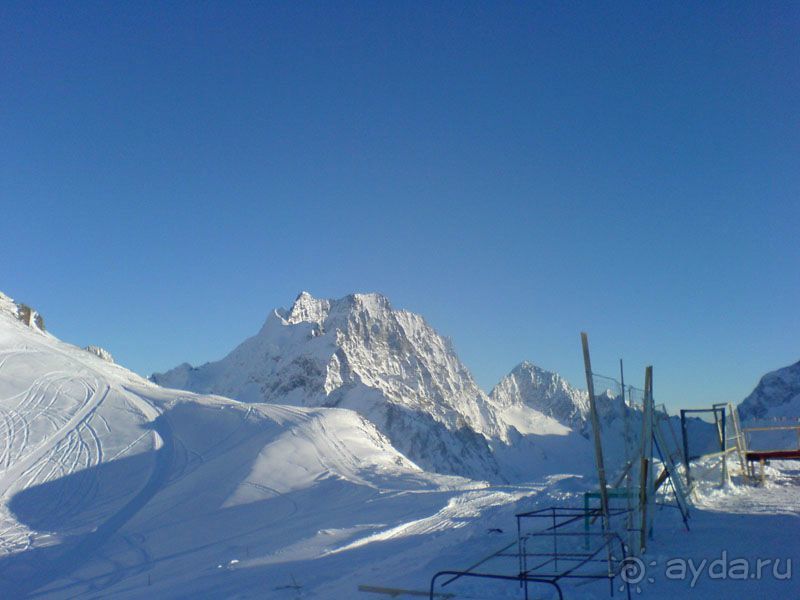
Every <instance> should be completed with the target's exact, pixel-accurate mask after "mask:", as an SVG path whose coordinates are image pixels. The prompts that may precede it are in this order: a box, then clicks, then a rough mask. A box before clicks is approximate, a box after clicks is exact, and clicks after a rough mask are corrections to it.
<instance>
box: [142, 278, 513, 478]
mask: <svg viewBox="0 0 800 600" xmlns="http://www.w3.org/2000/svg"><path fill="white" fill-rule="evenodd" d="M152 380H153V381H155V382H156V383H158V384H160V385H163V386H166V387H177V388H183V389H189V390H193V391H200V390H202V392H204V393H214V394H219V395H223V396H229V397H232V398H236V399H239V400H244V401H249V402H273V403H282V404H292V405H297V406H308V407H314V406H339V407H345V408H351V409H354V410H357V411H358V412H359V413H361V414H362V415H364V416H365V417H366V418H368V419H370V420H371V421H372V422H373V423H374V424H375V425H376V426H377V427H378V428H379V429H380V430H381V431H382V432H383V433H384V434H385V435H387V436H388V437H389V438H390V439H391V440H392V443H394V444H395V445H396V446H397V447H398V449H400V450H401V451H402V452H404V453H405V454H406V455H407V456H408V457H409V458H411V459H412V460H414V461H417V462H419V463H420V464H421V465H422V466H425V467H429V468H432V469H434V470H439V471H440V472H449V473H458V474H469V475H472V476H491V475H492V474H496V465H495V464H494V461H493V458H492V455H491V452H490V451H489V448H488V446H487V441H486V438H488V437H491V436H493V435H496V434H498V433H499V432H501V430H502V426H501V425H498V423H497V422H496V421H495V420H494V418H493V415H492V413H491V411H490V410H489V407H488V399H487V397H486V394H485V393H484V392H483V391H482V390H481V389H480V388H479V387H478V385H477V384H476V383H475V381H474V379H473V378H472V375H471V374H470V373H469V371H468V370H467V368H466V367H465V366H464V365H463V364H462V363H461V361H460V360H459V359H458V357H457V356H456V354H455V352H454V351H453V348H452V345H451V344H450V342H449V341H448V340H447V339H445V338H443V337H441V336H440V335H439V334H438V333H436V331H435V330H434V329H433V328H432V327H430V325H428V324H427V323H426V322H425V320H424V319H423V318H422V317H420V316H419V315H415V314H413V313H410V312H407V311H401V310H394V309H393V308H392V306H391V304H390V302H389V300H388V299H387V298H386V297H384V296H382V295H380V294H374V293H372V294H351V295H348V296H345V297H343V298H339V299H319V298H315V297H314V296H312V295H311V294H309V293H308V292H302V293H301V294H300V295H299V296H298V297H297V298H296V299H295V301H294V303H293V304H292V306H291V308H289V309H288V310H281V309H278V310H276V311H274V312H273V313H272V314H271V315H270V317H269V318H268V319H267V322H266V323H265V324H264V326H263V327H262V329H261V331H260V332H259V333H258V334H257V335H256V336H254V337H252V338H250V339H248V340H246V341H245V342H243V343H242V344H241V345H239V346H238V347H237V348H235V349H234V350H233V351H232V352H231V353H230V354H229V355H228V356H226V357H225V358H223V359H222V360H220V361H217V362H214V363H208V364H206V365H203V366H201V367H198V368H191V367H188V366H186V365H181V366H179V367H176V368H175V369H172V370H171V371H169V372H167V373H163V374H154V375H153V376H152ZM484 436H485V437H484Z"/></svg>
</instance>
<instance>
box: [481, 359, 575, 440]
mask: <svg viewBox="0 0 800 600" xmlns="http://www.w3.org/2000/svg"><path fill="white" fill-rule="evenodd" d="M490 398H491V400H492V401H493V402H494V404H495V405H497V406H499V407H508V406H513V405H519V404H523V405H525V406H528V407H530V408H533V409H535V410H537V411H539V412H541V413H543V414H544V415H547V416H548V417H552V418H553V419H555V420H556V421H558V422H559V423H561V424H562V425H565V426H567V427H570V428H574V429H578V430H579V429H581V428H582V427H583V425H584V423H585V421H586V417H587V415H588V412H589V395H588V394H587V393H586V392H585V391H584V390H580V389H577V388H574V387H572V386H571V385H570V384H569V383H568V382H567V380H566V379H564V378H563V377H561V375H559V374H558V373H553V372H552V371H548V370H546V369H543V368H541V367H539V366H537V365H535V364H534V363H532V362H529V361H524V362H521V363H520V364H518V365H517V366H516V367H514V368H513V369H512V370H511V372H510V373H509V374H508V375H506V376H505V377H504V378H503V379H502V380H501V381H500V383H498V384H497V385H496V386H495V388H494V389H493V390H492V392H491V394H490Z"/></svg>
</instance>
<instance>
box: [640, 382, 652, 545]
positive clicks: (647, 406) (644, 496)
mask: <svg viewBox="0 0 800 600" xmlns="http://www.w3.org/2000/svg"><path fill="white" fill-rule="evenodd" d="M652 407H653V367H651V366H650V367H647V368H646V369H645V372H644V399H643V405H642V472H641V473H640V478H639V510H640V512H641V515H642V523H641V525H642V531H641V546H640V548H641V551H642V552H644V548H645V545H646V544H645V540H646V538H647V536H648V534H649V533H650V519H649V518H648V507H649V505H650V504H651V500H652V499H653V498H652V493H653V492H652V490H651V489H650V481H651V480H652V477H651V475H650V472H651V469H650V466H651V464H652V462H653V410H652Z"/></svg>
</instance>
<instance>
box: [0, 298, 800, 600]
mask: <svg viewBox="0 0 800 600" xmlns="http://www.w3.org/2000/svg"><path fill="white" fill-rule="evenodd" d="M3 303H4V304H3V305H2V306H0V435H2V438H0V492H1V493H2V500H1V502H0V549H1V550H2V556H0V596H1V597H2V598H25V597H33V598H105V597H107V598H111V597H113V598H287V599H291V598H332V599H338V598H360V597H363V598H365V599H366V598H381V597H386V598H388V597H391V596H389V595H380V594H378V593H375V592H364V591H361V592H360V591H359V586H370V587H372V588H387V589H405V590H418V591H420V592H422V591H427V589H428V585H429V582H430V578H431V576H432V575H433V574H434V573H435V572H436V571H439V570H443V569H463V568H466V567H468V566H470V565H472V564H474V563H475V562H477V561H479V560H480V559H481V558H482V557H484V556H486V555H487V554H489V553H491V552H493V551H494V550H495V549H497V548H499V547H502V546H504V545H506V544H508V543H510V542H513V541H514V540H515V539H516V531H515V529H514V527H515V525H514V514H515V513H517V512H520V511H523V510H532V509H534V508H536V507H543V506H551V505H560V506H581V505H582V498H583V492H585V491H588V490H591V489H593V486H592V482H591V480H590V479H588V478H587V477H584V476H582V474H580V473H562V474H555V473H554V474H550V475H546V476H545V475H543V476H540V477H539V478H538V479H535V480H533V481H531V482H530V483H528V484H524V485H523V484H517V485H496V484H494V485H492V484H489V483H486V482H482V481H473V480H469V479H466V478H462V477H456V476H445V475H440V474H435V473H430V472H426V471H423V470H422V469H420V468H419V467H418V466H416V465H415V464H414V463H412V462H411V461H410V460H408V459H407V458H405V457H404V456H403V455H402V454H400V453H399V452H397V451H396V450H395V449H394V448H393V447H392V446H391V444H390V443H389V442H388V440H387V439H386V438H385V437H384V436H383V435H381V433H380V432H379V431H378V430H377V429H375V427H373V426H372V425H371V424H370V423H369V422H368V421H366V420H365V419H363V418H362V417H360V416H359V415H358V414H357V413H355V412H353V411H350V410H346V409H336V408H298V407H294V406H282V405H277V404H263V403H262V404H243V403H239V402H236V401H233V400H229V399H226V398H222V397H217V396H202V395H197V394H192V393H189V392H181V391H176V390H168V389H164V388H160V387H158V386H156V385H154V384H152V383H150V382H148V381H146V380H144V379H143V378H141V377H139V376H138V375H135V374H133V373H131V372H130V371H127V370H126V369H124V368H123V367H120V366H118V365H114V364H112V363H109V362H106V361H104V360H102V359H101V358H99V357H97V356H95V355H94V354H91V353H89V352H87V351H85V350H82V349H80V348H77V347H75V346H72V345H69V344H66V343H63V342H61V341H59V340H58V339H56V338H55V337H53V336H52V335H50V334H48V333H44V332H42V331H39V330H37V329H35V328H31V327H28V326H26V325H24V324H22V323H20V322H19V321H18V320H17V319H16V318H15V317H14V316H13V308H12V307H13V306H14V305H13V304H11V303H10V301H8V299H6V298H5V297H3ZM702 466H703V465H700V466H699V467H698V468H702ZM712 467H713V465H708V468H709V469H712ZM698 472H699V471H698ZM768 475H769V476H768V477H767V481H766V484H765V485H764V487H752V486H746V485H744V484H741V483H739V482H737V481H736V479H735V478H734V481H733V483H732V484H730V485H729V486H727V487H726V488H725V489H719V487H718V484H717V483H716V479H715V478H714V477H709V480H708V483H704V482H702V480H701V483H700V484H699V485H698V490H697V494H696V497H695V508H694V510H693V512H692V520H691V531H690V532H686V531H685V530H684V528H683V524H682V523H681V520H680V518H679V516H678V514H677V512H676V511H674V510H670V509H669V507H665V508H664V509H662V510H660V511H659V512H658V514H657V516H656V529H655V537H654V540H653V542H652V544H651V547H650V548H648V551H647V553H646V554H645V555H643V557H642V560H643V561H644V562H645V563H646V564H645V565H644V567H645V571H644V573H643V576H642V578H641V579H640V580H639V581H638V582H636V583H635V584H634V585H633V586H632V593H633V595H635V596H641V597H646V598H671V599H674V598H676V597H684V596H689V595H691V596H695V597H698V598H745V597H767V598H794V597H797V596H798V593H800V584H799V583H798V577H800V576H799V575H797V574H796V573H794V572H793V571H791V569H794V570H797V569H800V542H798V541H797V535H796V534H797V531H798V530H800V529H798V526H800V521H799V520H798V517H800V464H798V463H789V462H786V463H781V462H774V463H773V464H772V465H771V466H770V467H768ZM689 559H691V561H692V562H691V563H689V562H688V561H689ZM775 559H778V560H779V561H780V562H779V563H778V568H777V570H775V569H774V568H773V564H772V563H770V564H769V565H768V566H766V567H765V566H763V563H762V567H761V568H760V571H759V572H758V573H756V568H757V561H759V560H761V561H764V560H771V561H773V562H774V561H775ZM676 560H678V561H680V560H683V561H684V563H685V565H686V571H687V572H686V575H685V577H683V578H680V577H676V574H678V573H677V570H676V569H675V568H674V567H675V565H676V564H678V563H675V562H674V561H676ZM719 560H723V561H725V564H726V566H725V569H724V570H723V571H724V572H723V575H722V576H719V572H720V569H719V565H718V566H717V567H718V568H717V569H716V570H712V564H711V563H712V561H719ZM734 560H744V561H746V563H747V565H749V569H750V570H749V571H748V572H747V573H746V574H745V577H741V567H742V563H741V562H737V563H736V565H738V567H739V570H736V571H735V572H732V569H731V566H732V561H734ZM670 561H672V562H670ZM787 563H788V564H787ZM668 564H672V565H673V571H672V572H670V573H669V574H668V573H667V572H666V570H667V566H668ZM701 565H702V568H701ZM787 567H788V568H789V570H790V572H789V576H788V577H787V576H786V575H787V572H786V571H787ZM732 575H733V576H732ZM618 582H619V580H617V583H618ZM448 588H449V589H448ZM448 588H445V590H443V591H445V592H447V593H449V594H452V595H453V596H452V597H455V598H475V597H494V598H503V597H507V598H520V597H521V591H520V588H519V586H517V585H516V584H514V585H504V586H496V587H494V588H492V589H493V591H492V592H491V595H490V596H486V595H485V592H480V591H479V590H480V588H479V587H478V586H477V585H474V584H473V583H472V582H468V581H458V582H455V583H453V584H452V585H451V586H448ZM563 588H564V594H565V597H567V598H607V597H609V589H608V584H607V582H602V581H601V582H595V581H591V582H588V583H586V582H584V583H580V582H565V583H564V584H563ZM549 593H551V592H550V591H549V590H545V589H541V590H539V589H537V590H536V594H537V595H532V596H531V597H549V596H548V595H547V594H549ZM481 594H484V595H481ZM617 594H619V595H618V597H624V593H622V592H617ZM395 597H400V598H402V597H412V596H403V595H397V596H395Z"/></svg>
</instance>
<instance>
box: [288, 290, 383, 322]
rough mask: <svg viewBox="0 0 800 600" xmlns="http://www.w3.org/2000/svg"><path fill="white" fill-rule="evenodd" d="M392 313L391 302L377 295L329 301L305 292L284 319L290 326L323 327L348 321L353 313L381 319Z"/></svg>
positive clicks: (363, 295) (349, 296)
mask: <svg viewBox="0 0 800 600" xmlns="http://www.w3.org/2000/svg"><path fill="white" fill-rule="evenodd" d="M391 312H392V306H391V304H390V303H389V300H388V299H387V298H386V297H385V296H382V295H381V294H377V293H367V294H350V295H348V296H345V297H344V298H339V299H336V300H329V299H324V298H315V297H314V296H312V295H311V294H310V293H308V292H305V291H303V292H300V294H299V295H298V296H297V298H296V299H295V301H294V304H292V307H291V308H290V309H289V310H288V311H286V312H285V316H284V319H285V320H286V322H287V323H290V324H296V323H304V322H305V323H316V324H318V325H322V324H323V323H324V322H325V321H335V322H341V321H346V320H347V319H348V318H349V317H351V316H352V315H353V313H365V314H367V315H369V316H371V317H377V318H380V317H386V316H387V315H388V314H389V313H391Z"/></svg>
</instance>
